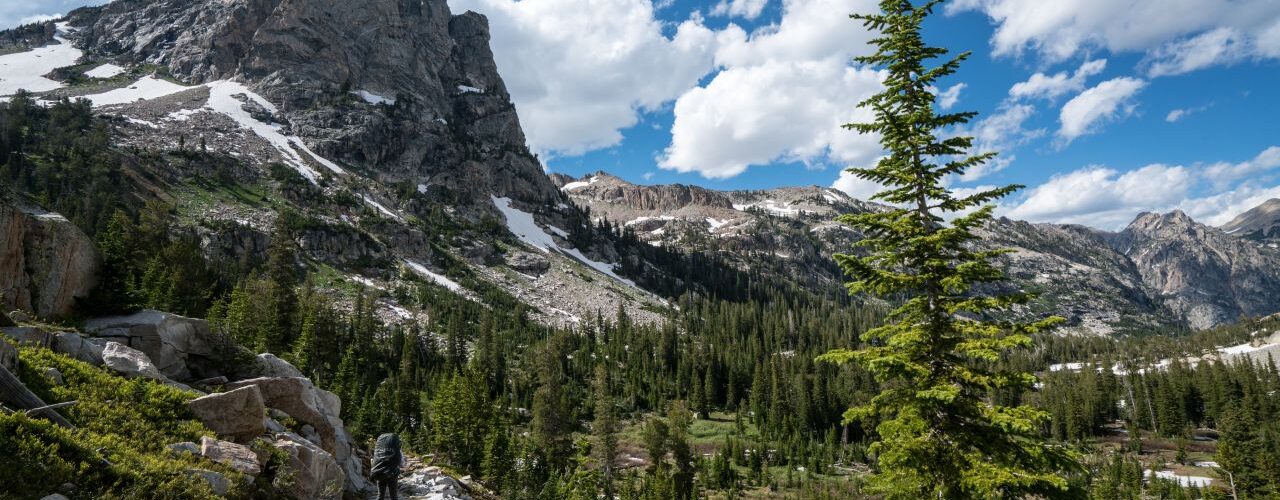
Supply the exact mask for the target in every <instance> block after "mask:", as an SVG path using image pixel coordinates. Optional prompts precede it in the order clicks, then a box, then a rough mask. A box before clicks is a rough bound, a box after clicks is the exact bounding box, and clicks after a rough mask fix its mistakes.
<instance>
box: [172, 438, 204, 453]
mask: <svg viewBox="0 0 1280 500" xmlns="http://www.w3.org/2000/svg"><path fill="white" fill-rule="evenodd" d="M165 448H166V449H168V450H169V453H171V454H173V455H175V456H182V455H185V454H191V455H199V454H200V447H199V446H197V445H196V444H195V443H192V442H191V441H183V442H181V443H173V444H171V445H169V446H165Z"/></svg>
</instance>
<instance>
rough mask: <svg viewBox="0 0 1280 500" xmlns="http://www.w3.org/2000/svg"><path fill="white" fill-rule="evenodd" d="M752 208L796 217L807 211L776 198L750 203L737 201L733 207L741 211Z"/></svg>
mask: <svg viewBox="0 0 1280 500" xmlns="http://www.w3.org/2000/svg"><path fill="white" fill-rule="evenodd" d="M752 208H755V209H759V210H764V211H766V212H769V213H772V214H774V215H778V216H782V217H795V216H797V215H803V214H804V213H805V211H804V210H801V209H798V208H791V204H790V203H778V202H777V201H774V200H764V201H761V202H757V203H749V204H737V203H735V204H734V205H733V209H734V210H738V211H740V212H746V211H747V210H750V209H752Z"/></svg>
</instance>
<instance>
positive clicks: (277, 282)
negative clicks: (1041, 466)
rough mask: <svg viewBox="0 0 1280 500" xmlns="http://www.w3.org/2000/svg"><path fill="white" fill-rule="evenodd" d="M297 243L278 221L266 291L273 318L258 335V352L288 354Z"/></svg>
mask: <svg viewBox="0 0 1280 500" xmlns="http://www.w3.org/2000/svg"><path fill="white" fill-rule="evenodd" d="M293 246H294V241H293V237H292V235H290V234H289V230H288V228H286V227H285V225H284V224H283V223H282V222H279V221H277V223H276V228H275V231H274V232H273V233H272V235H271V245H270V246H269V247H268V248H267V279H268V281H269V282H270V287H269V288H268V289H267V290H268V293H269V296H268V302H269V303H270V318H268V319H267V321H266V322H265V324H264V325H263V329H262V331H261V332H260V333H259V335H260V337H259V339H258V346H257V347H258V349H259V350H261V351H265V352H271V353H285V352H287V350H288V348H289V345H290V342H291V340H292V336H293V321H294V312H295V311H296V310H297V303H298V295H297V292H296V291H295V290H294V288H295V287H297V286H298V278H297V272H296V271H295V269H294V266H295V264H296V261H295V259H296V257H295V255H294V249H293Z"/></svg>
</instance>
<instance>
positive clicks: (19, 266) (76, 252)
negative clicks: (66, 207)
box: [0, 197, 98, 317]
mask: <svg viewBox="0 0 1280 500" xmlns="http://www.w3.org/2000/svg"><path fill="white" fill-rule="evenodd" d="M97 272H98V250H97V248H96V247H95V246H94V244H93V240H91V239H90V238H89V236H87V235H85V234H84V232H83V231H81V230H80V229H79V228H77V227H76V226H75V225H74V224H72V223H71V222H70V221H68V220H67V219H66V218H65V217H63V216H61V215H59V214H56V213H52V212H46V211H44V210H40V209H38V208H34V207H29V206H24V205H21V204H18V203H15V202H12V201H10V200H8V199H6V198H4V197H0V308H4V309H5V310H11V309H14V308H21V309H26V310H30V311H32V312H34V313H36V315H38V316H44V317H64V316H68V315H70V314H71V313H72V312H73V309H74V306H75V302H76V299H78V298H84V297H87V296H88V295H89V292H90V291H91V290H92V289H93V287H94V285H95V284H96V279H97Z"/></svg>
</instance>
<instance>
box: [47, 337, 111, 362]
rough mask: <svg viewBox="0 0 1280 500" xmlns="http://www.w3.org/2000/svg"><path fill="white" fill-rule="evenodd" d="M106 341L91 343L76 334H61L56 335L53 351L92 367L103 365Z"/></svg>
mask: <svg viewBox="0 0 1280 500" xmlns="http://www.w3.org/2000/svg"><path fill="white" fill-rule="evenodd" d="M105 343H106V342H105V341H102V340H98V341H97V342H94V341H91V340H89V339H86V338H84V337H81V336H80V334H79V333H76V332H60V333H57V334H55V335H54V339H53V350H54V351H56V352H59V353H62V354H66V355H67V356H70V357H72V358H75V359H78V360H80V361H84V362H85V363H89V364H91V365H97V366H101V365H102V345H100V344H105Z"/></svg>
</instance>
